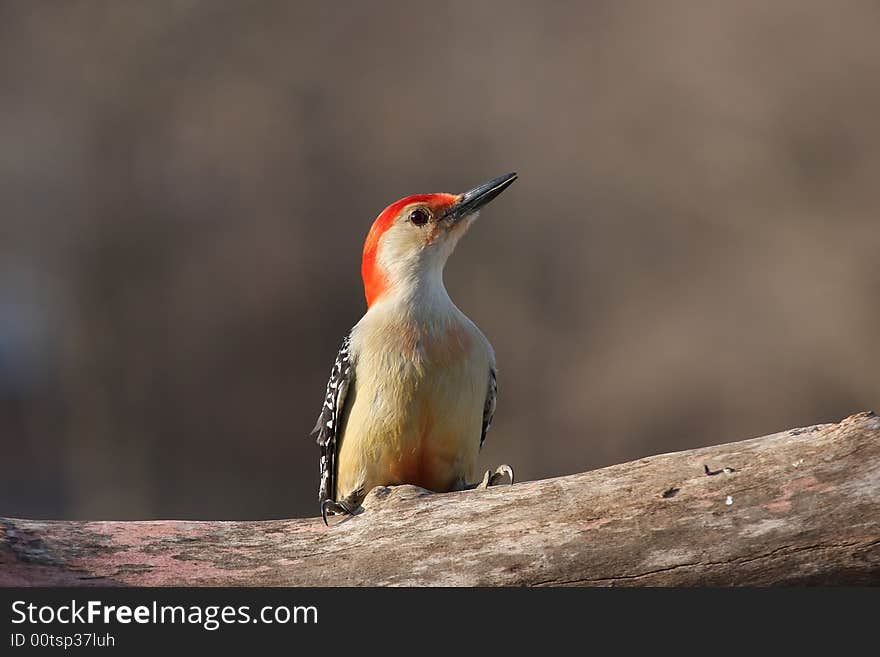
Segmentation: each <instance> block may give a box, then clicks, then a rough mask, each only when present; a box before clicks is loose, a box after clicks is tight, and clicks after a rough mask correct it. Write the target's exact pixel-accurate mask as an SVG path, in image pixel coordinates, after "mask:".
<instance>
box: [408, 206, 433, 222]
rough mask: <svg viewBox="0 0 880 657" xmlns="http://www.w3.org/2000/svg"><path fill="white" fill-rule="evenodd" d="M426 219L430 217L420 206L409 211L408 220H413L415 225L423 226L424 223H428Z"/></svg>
mask: <svg viewBox="0 0 880 657" xmlns="http://www.w3.org/2000/svg"><path fill="white" fill-rule="evenodd" d="M428 219H430V216H429V215H428V211H427V210H424V209H422V208H416V209H415V210H413V211H412V212H410V213H409V220H410V221H411V222H413V223H414V224H415V225H416V226H424V225H425V224H426V223H428Z"/></svg>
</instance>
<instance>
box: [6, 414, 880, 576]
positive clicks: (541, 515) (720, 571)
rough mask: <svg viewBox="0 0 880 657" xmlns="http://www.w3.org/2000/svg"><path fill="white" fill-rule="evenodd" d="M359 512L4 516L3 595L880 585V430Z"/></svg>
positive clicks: (401, 490) (825, 432)
mask: <svg viewBox="0 0 880 657" xmlns="http://www.w3.org/2000/svg"><path fill="white" fill-rule="evenodd" d="M704 465H706V466H708V468H709V472H711V473H712V474H707V473H706V471H705V470H704ZM725 468H727V470H725ZM364 507H365V510H364V511H363V512H362V513H360V514H359V515H357V516H355V517H352V518H348V519H344V520H341V521H340V520H336V521H335V522H333V521H331V527H330V528H329V529H328V528H326V527H324V525H323V524H322V523H321V521H320V519H317V518H306V519H296V520H273V521H256V522H189V521H150V522H140V521H138V522H80V521H76V522H71V521H37V520H17V519H0V585H2V586H14V585H19V586H71V585H73V586H83V585H86V586H95V585H132V586H172V585H174V586H217V585H226V586H267V585H269V586H271V585H283V586H293V585H311V586H332V585H355V586H360V585H373V586H375V585H464V586H470V585H481V586H495V585H511V586H520V585H527V586H541V585H601V586H607V585H615V586H616V585H655V586H656V585H660V586H666V585H671V586H694V585H721V586H726V585H757V586H766V585H783V584H787V585H791V584H823V585H838V584H850V585H852V584H880V418H878V417H877V416H875V415H874V414H873V413H860V414H858V415H853V416H852V417H849V418H847V419H845V420H843V421H842V422H840V423H839V424H826V425H817V426H812V427H806V428H802V429H793V430H791V431H786V432H782V433H778V434H774V435H771V436H765V437H762V438H755V439H752V440H745V441H742V442H737V443H730V444H726V445H717V446H713V447H707V448H702V449H694V450H689V451H684V452H677V453H674V454H662V455H659V456H652V457H649V458H644V459H640V460H638V461H634V462H631V463H625V464H622V465H615V466H612V467H608V468H603V469H601V470H595V471H592V472H585V473H581V474H576V475H571V476H566V477H558V478H555V479H547V480H541V481H532V482H526V483H522V484H516V485H515V486H513V487H507V486H501V487H497V488H491V489H489V490H486V491H465V492H460V493H449V494H444V495H437V494H431V493H428V492H427V491H424V490H422V489H420V488H416V487H413V486H399V487H395V488H379V489H376V490H374V491H373V492H372V493H371V494H370V495H369V496H368V498H367V500H366V501H365V503H364Z"/></svg>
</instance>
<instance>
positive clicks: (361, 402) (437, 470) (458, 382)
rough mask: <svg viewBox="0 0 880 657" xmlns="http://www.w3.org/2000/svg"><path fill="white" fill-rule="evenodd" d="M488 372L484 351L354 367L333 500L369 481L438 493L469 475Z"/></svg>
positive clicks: (474, 467)
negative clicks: (437, 361)
mask: <svg viewBox="0 0 880 657" xmlns="http://www.w3.org/2000/svg"><path fill="white" fill-rule="evenodd" d="M370 365H375V366H376V368H377V370H378V372H379V375H378V376H376V375H373V374H372V373H371V372H370V369H371V367H370ZM377 370H373V371H377ZM488 373H489V359H488V356H487V357H486V358H473V357H472V356H471V357H469V358H465V357H464V356H463V357H462V358H460V359H455V360H454V361H453V362H447V363H444V364H442V365H434V366H431V365H427V366H420V365H416V364H412V363H401V362H389V361H388V360H386V361H385V362H383V363H376V364H369V363H367V364H363V366H362V367H359V368H358V373H357V376H356V379H355V385H354V390H353V391H349V395H351V396H352V398H351V403H350V405H348V409H349V410H348V412H347V414H346V417H345V418H344V421H343V426H342V432H341V435H342V440H341V445H340V448H339V457H338V473H337V489H336V492H337V495H336V497H337V499H342V498H344V497H346V496H347V495H349V494H350V493H351V492H352V491H355V490H358V489H362V490H363V493H364V494H366V493H368V492H369V491H370V490H371V489H372V488H374V487H375V486H391V485H397V484H415V485H417V486H421V487H423V488H427V489H428V490H432V491H436V492H445V491H449V490H454V489H457V488H461V487H462V485H464V484H466V483H473V482H475V480H476V470H477V457H478V453H479V447H480V435H481V431H482V421H483V407H484V404H485V400H486V392H487V387H488Z"/></svg>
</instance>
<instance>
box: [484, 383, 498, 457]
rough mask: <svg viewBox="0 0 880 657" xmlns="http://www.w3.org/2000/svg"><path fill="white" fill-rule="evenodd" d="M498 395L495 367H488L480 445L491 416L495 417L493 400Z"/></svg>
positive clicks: (490, 424) (487, 429)
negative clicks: (487, 387)
mask: <svg viewBox="0 0 880 657" xmlns="http://www.w3.org/2000/svg"><path fill="white" fill-rule="evenodd" d="M497 397H498V381H497V379H496V376H495V368H494V367H492V368H490V369H489V390H488V392H487V393H486V404H485V405H484V406H483V433H482V434H481V435H480V447H481V448H482V447H483V443H484V442H485V441H486V433H487V432H488V431H489V427H490V426H492V418H493V417H495V400H496V399H497Z"/></svg>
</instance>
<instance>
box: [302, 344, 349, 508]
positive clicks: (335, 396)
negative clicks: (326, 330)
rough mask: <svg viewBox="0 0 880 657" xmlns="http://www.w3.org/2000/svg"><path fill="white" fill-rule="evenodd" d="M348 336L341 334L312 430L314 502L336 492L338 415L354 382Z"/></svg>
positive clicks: (342, 411)
mask: <svg viewBox="0 0 880 657" xmlns="http://www.w3.org/2000/svg"><path fill="white" fill-rule="evenodd" d="M350 346H351V339H350V337H349V336H345V338H344V339H343V340H342V346H340V347H339V353H338V354H337V355H336V362H335V363H333V369H332V370H331V371H330V380H329V381H328V382H327V393H326V394H325V395H324V405H323V406H321V412H320V414H319V415H318V422H317V423H316V424H315V428H314V429H313V430H312V435H313V436H315V437H316V440H317V443H318V446H319V447H320V448H321V484H320V488H319V489H318V502H324V500H333V499H334V498H335V496H336V455H337V454H338V453H339V438H340V431H341V429H342V427H341V423H342V417H343V414H344V411H345V400H346V397H347V394H348V389H349V386H351V384H352V383H353V382H354V363H352V361H351V354H350V351H349V350H350Z"/></svg>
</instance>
